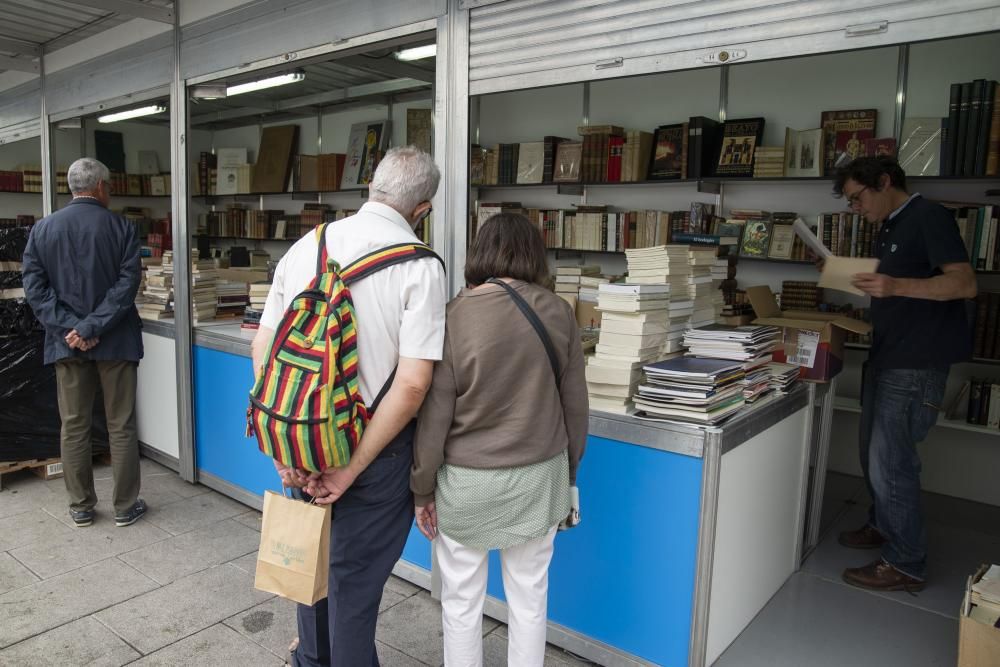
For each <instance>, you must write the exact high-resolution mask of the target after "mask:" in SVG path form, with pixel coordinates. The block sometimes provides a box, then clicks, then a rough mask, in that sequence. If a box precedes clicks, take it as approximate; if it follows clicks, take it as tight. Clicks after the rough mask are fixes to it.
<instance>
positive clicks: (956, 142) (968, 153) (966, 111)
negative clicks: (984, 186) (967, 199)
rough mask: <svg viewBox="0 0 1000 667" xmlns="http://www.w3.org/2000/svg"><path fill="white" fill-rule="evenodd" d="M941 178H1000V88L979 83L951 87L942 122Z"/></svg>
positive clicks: (956, 84) (985, 81) (995, 83)
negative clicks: (946, 112) (946, 110)
mask: <svg viewBox="0 0 1000 667" xmlns="http://www.w3.org/2000/svg"><path fill="white" fill-rule="evenodd" d="M941 127H942V140H941V169H940V173H941V175H942V176H997V175H998V174H1000V86H998V85H997V82H996V81H987V80H986V79H976V80H975V81H966V82H963V83H953V84H951V87H950V90H949V98H948V117H947V118H943V119H942V120H941Z"/></svg>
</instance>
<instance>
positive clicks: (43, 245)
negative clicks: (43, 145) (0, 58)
mask: <svg viewBox="0 0 1000 667" xmlns="http://www.w3.org/2000/svg"><path fill="white" fill-rule="evenodd" d="M67 179H68V181H69V188H70V191H71V192H72V193H73V200H72V201H71V202H70V203H69V204H67V205H66V207H65V208H63V209H61V210H59V211H56V212H55V213H53V214H52V215H50V216H47V217H45V218H43V219H42V220H40V221H39V222H38V224H36V225H35V226H34V227H33V228H32V230H31V235H30V236H29V238H28V245H27V248H26V249H25V251H24V263H23V272H24V293H25V296H26V297H27V299H28V303H29V304H30V305H31V308H32V310H34V312H35V316H36V317H37V318H38V321H39V322H41V323H42V326H44V327H45V355H44V361H45V363H46V364H55V367H56V386H57V391H58V399H59V417H60V419H61V420H62V430H61V433H60V447H61V454H62V463H63V476H64V479H65V481H66V492H67V494H68V495H69V513H70V516H71V517H72V519H73V522H74V523H75V524H76V525H77V526H81V527H83V526H89V525H91V524H92V523H93V522H94V516H95V510H94V507H95V505H96V504H97V493H96V491H95V490H94V471H93V464H92V462H93V459H92V457H91V445H90V427H91V416H92V414H93V407H94V396H95V395H96V393H97V388H98V386H100V388H101V390H102V392H103V394H104V411H105V415H106V416H107V424H108V440H109V442H110V445H111V466H112V472H113V475H114V484H115V486H114V494H113V495H114V497H113V504H114V511H115V515H114V518H115V525H116V526H130V525H132V524H133V523H135V522H136V521H137V520H138V519H139V517H141V516H142V515H143V514H144V513H145V512H146V504H145V502H143V500H142V499H141V498H139V442H138V439H137V435H136V425H135V388H136V371H137V367H138V365H139V360H140V359H141V358H142V333H141V329H142V324H141V323H140V321H139V314H138V312H137V311H136V309H135V294H136V292H137V291H138V289H139V280H140V276H141V274H142V264H141V261H140V259H139V234H138V230H137V229H136V227H135V225H134V224H133V223H131V222H129V221H128V220H126V219H125V218H123V217H122V216H120V215H117V214H115V213H112V212H111V211H109V210H108V203H109V201H110V199H111V186H110V183H109V181H110V174H109V173H108V168H107V167H105V166H104V165H103V164H101V163H100V162H98V161H97V160H94V159H91V158H81V159H79V160H77V161H76V162H74V163H73V164H72V165H70V168H69V171H68V173H67Z"/></svg>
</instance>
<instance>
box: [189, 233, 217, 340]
mask: <svg viewBox="0 0 1000 667" xmlns="http://www.w3.org/2000/svg"><path fill="white" fill-rule="evenodd" d="M218 277H219V272H218V271H217V270H216V269H215V262H214V261H212V260H211V259H199V257H198V250H197V249H195V250H192V251H191V322H192V323H193V324H198V323H200V322H207V321H210V320H214V319H215V315H216V309H217V307H218V303H219V297H218V294H217V290H216V283H217V282H218Z"/></svg>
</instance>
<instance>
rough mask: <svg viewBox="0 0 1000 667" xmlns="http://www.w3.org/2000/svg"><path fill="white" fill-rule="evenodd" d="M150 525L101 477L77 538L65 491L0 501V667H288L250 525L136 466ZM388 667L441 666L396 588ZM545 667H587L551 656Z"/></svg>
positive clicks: (384, 636) (431, 625) (500, 656)
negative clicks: (113, 505) (116, 517)
mask: <svg viewBox="0 0 1000 667" xmlns="http://www.w3.org/2000/svg"><path fill="white" fill-rule="evenodd" d="M142 470H143V479H142V497H143V498H145V500H146V502H147V503H148V504H149V506H150V510H149V513H148V515H147V516H145V517H143V518H142V519H141V520H140V521H139V522H138V523H136V524H135V525H133V526H130V527H128V528H116V527H115V525H114V522H113V521H112V519H111V509H110V502H109V500H108V499H109V498H110V495H111V487H112V483H111V469H110V467H108V466H100V465H98V466H97V467H96V469H95V478H96V486H97V493H98V497H99V498H100V499H101V502H100V503H99V504H98V507H97V510H98V516H97V520H96V521H95V522H94V525H93V526H90V527H88V528H76V527H75V526H73V524H72V521H71V520H70V518H69V514H68V511H67V504H66V498H65V490H64V487H63V481H62V480H61V479H55V480H50V481H47V482H46V481H43V480H41V479H39V478H37V477H35V476H34V475H32V474H31V473H30V472H28V471H23V472H18V473H12V474H10V475H7V476H5V477H4V483H3V490H2V491H0V666H3V667H8V666H9V667H15V666H16V667H29V666H30V667H34V666H38V667H43V666H44V667H55V666H76V665H93V666H101V667H115V666H118V665H128V664H134V665H142V666H144V667H151V666H154V665H156V666H160V665H163V666H167V665H194V664H198V665H220V666H221V665H239V666H240V667H255V666H258V665H260V666H265V665H266V666H271V665H273V666H278V667H280V666H281V665H283V664H285V661H286V658H287V657H288V652H287V649H288V645H289V643H290V642H291V641H292V639H293V638H294V637H295V635H296V630H295V605H294V603H292V602H289V601H287V600H284V599H281V598H277V597H274V596H272V595H270V594H268V593H262V592H260V591H256V590H254V588H253V572H254V567H255V563H256V556H257V553H256V552H257V545H258V543H259V540H260V535H259V530H260V513H259V512H257V511H255V510H251V509H249V508H247V507H246V506H244V505H242V504H240V503H237V502H235V501H233V500H230V499H229V498H226V497H224V496H222V495H220V494H218V493H215V492H214V491H211V490H210V489H208V488H206V487H204V486H200V485H192V484H188V483H186V482H184V481H182V480H181V479H180V478H178V476H177V475H176V474H175V473H173V472H172V471H170V470H168V469H166V468H164V467H162V466H160V465H158V464H156V463H154V462H152V461H150V460H147V459H143V461H142ZM483 632H484V634H485V639H484V653H485V662H486V664H487V665H497V666H499V665H504V664H506V655H507V639H506V637H507V635H506V627H505V626H503V625H501V624H499V623H497V622H496V621H493V620H491V619H489V618H484V619H483ZM377 644H378V653H379V659H380V661H381V663H382V665H384V666H386V667H423V666H426V665H441V664H442V661H443V657H442V646H441V615H440V606H439V604H438V603H437V602H436V601H435V600H433V599H432V598H431V597H430V595H429V594H428V593H427V592H426V591H423V590H422V589H420V588H418V587H416V586H414V585H412V584H409V583H407V582H405V581H403V580H401V579H398V578H396V577H393V578H392V579H390V581H389V582H388V584H387V585H386V587H385V590H384V592H383V596H382V603H381V606H380V616H379V625H378V634H377ZM545 664H546V665H547V666H551V667H568V666H579V665H588V664H591V663H588V662H586V661H582V660H579V659H576V658H575V657H573V656H571V655H570V654H568V653H566V652H564V651H562V650H561V649H558V648H556V647H552V646H550V647H549V649H548V656H547V658H546V661H545Z"/></svg>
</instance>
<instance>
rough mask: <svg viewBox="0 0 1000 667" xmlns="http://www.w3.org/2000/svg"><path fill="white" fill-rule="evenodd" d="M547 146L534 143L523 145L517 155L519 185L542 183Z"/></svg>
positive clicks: (539, 142) (541, 143)
mask: <svg viewBox="0 0 1000 667" xmlns="http://www.w3.org/2000/svg"><path fill="white" fill-rule="evenodd" d="M544 163H545V144H544V143H543V142H541V141H532V142H528V143H523V144H521V148H520V149H519V150H518V154H517V183H519V184H530V183H541V182H542V176H543V172H544V166H545V164H544Z"/></svg>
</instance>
